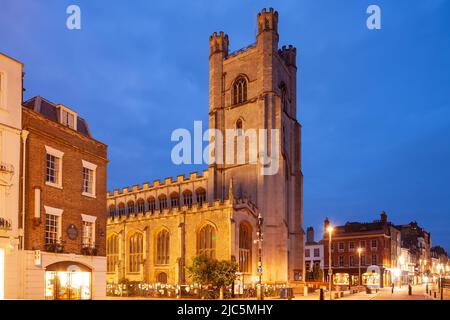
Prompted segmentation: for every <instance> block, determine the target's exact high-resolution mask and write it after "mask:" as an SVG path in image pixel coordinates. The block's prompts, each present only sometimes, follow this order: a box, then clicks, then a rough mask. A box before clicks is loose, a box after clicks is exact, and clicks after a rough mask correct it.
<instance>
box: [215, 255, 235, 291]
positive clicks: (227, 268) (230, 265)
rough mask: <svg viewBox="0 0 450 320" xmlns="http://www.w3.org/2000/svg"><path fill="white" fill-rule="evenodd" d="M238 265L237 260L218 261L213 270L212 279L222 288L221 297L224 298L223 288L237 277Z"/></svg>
mask: <svg viewBox="0 0 450 320" xmlns="http://www.w3.org/2000/svg"><path fill="white" fill-rule="evenodd" d="M237 271H238V265H237V263H236V262H235V261H226V260H224V261H216V262H215V263H214V268H213V272H212V281H213V284H214V285H215V286H218V287H219V288H220V299H221V300H222V299H223V290H224V288H225V287H227V286H229V285H231V284H232V283H233V281H234V280H235V279H236V272H237Z"/></svg>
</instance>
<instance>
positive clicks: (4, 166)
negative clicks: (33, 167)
mask: <svg viewBox="0 0 450 320" xmlns="http://www.w3.org/2000/svg"><path fill="white" fill-rule="evenodd" d="M0 172H5V173H14V166H13V165H12V164H9V163H5V162H0Z"/></svg>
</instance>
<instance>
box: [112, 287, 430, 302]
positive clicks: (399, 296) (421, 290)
mask: <svg viewBox="0 0 450 320" xmlns="http://www.w3.org/2000/svg"><path fill="white" fill-rule="evenodd" d="M329 297H330V296H329V295H328V293H327V292H325V299H326V300H328V299H329ZM108 299H111V300H122V299H123V300H153V299H155V300H162V299H167V298H153V299H152V298H142V297H141V298H139V297H108ZM172 299H173V298H172ZM182 300H186V299H182ZM230 300H255V298H252V299H230ZM230 300H228V301H230ZM265 300H285V299H280V298H279V297H274V298H272V297H266V298H265ZM292 300H319V294H318V293H310V294H308V295H307V296H304V295H301V294H296V295H295V297H294V298H293V299H292ZM335 300H337V301H340V300H435V299H433V298H432V297H431V296H430V295H427V294H426V287H425V285H416V286H413V287H412V295H409V294H408V286H402V287H401V288H400V287H395V288H394V293H392V288H390V287H388V288H382V289H379V290H378V292H377V293H373V294H367V293H366V292H365V291H361V292H358V293H354V294H350V293H349V292H347V293H344V296H343V297H342V298H339V299H335Z"/></svg>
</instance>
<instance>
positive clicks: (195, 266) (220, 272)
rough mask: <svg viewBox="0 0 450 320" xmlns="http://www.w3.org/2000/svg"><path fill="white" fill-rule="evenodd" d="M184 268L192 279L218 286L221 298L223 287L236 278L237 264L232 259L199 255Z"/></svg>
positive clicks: (202, 283) (203, 283)
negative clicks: (221, 259) (219, 259)
mask: <svg viewBox="0 0 450 320" xmlns="http://www.w3.org/2000/svg"><path fill="white" fill-rule="evenodd" d="M186 270H187V273H188V275H189V277H190V278H191V279H192V281H194V282H196V283H199V284H200V285H210V284H211V285H213V286H217V287H219V288H220V298H221V299H223V289H224V287H226V286H229V285H231V284H232V283H233V281H234V280H235V279H236V272H237V270H238V266H237V263H236V262H234V261H217V260H215V259H210V258H208V257H207V256H205V255H200V256H196V257H195V258H194V259H193V260H192V265H191V266H189V267H187V268H186Z"/></svg>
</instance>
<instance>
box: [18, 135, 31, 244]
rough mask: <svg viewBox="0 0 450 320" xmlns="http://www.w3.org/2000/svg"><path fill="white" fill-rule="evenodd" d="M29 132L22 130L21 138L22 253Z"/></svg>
mask: <svg viewBox="0 0 450 320" xmlns="http://www.w3.org/2000/svg"><path fill="white" fill-rule="evenodd" d="M28 134H29V132H28V131H27V130H22V132H21V137H22V144H23V148H22V150H23V157H22V210H21V213H22V227H21V229H22V230H21V232H20V249H21V250H22V251H23V250H25V243H24V240H25V239H24V238H25V175H26V161H25V159H26V154H27V149H26V145H27V138H28Z"/></svg>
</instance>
